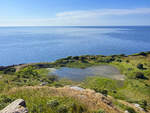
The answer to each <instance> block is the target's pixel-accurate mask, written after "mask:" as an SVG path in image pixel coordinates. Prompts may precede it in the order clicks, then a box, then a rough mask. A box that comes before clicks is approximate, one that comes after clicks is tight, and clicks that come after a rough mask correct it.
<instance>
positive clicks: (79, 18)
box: [0, 8, 150, 26]
mask: <svg viewBox="0 0 150 113" xmlns="http://www.w3.org/2000/svg"><path fill="white" fill-rule="evenodd" d="M141 14H148V15H149V14H150V8H137V9H97V10H79V11H68V12H60V13H57V14H56V16H55V17H53V18H45V19H20V20H0V25H1V26H7V25H10V26H11V25H12V26H15V25H23V26H26V25H27V26H28V25H33V26H34V25H37V26H40V25H43V26H46V25H47V26H51V25H52V26H54V25H58V26H61V25H107V24H111V22H112V24H115V23H113V22H114V20H111V19H112V17H113V18H115V17H116V16H131V15H141ZM106 17H111V19H110V18H106ZM117 20H119V18H117ZM129 23H130V22H129ZM140 24H142V23H140ZM149 24H150V23H149Z"/></svg>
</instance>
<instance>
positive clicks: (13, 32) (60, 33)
mask: <svg viewBox="0 0 150 113" xmlns="http://www.w3.org/2000/svg"><path fill="white" fill-rule="evenodd" d="M141 51H150V26H145V27H144V26H143V27H138V26H136V27H135V26H132V27H131V26H130V27H123V26H122V27H112V26H109V27H0V65H12V64H20V63H31V62H48V61H54V60H56V59H59V58H63V57H67V56H77V55H85V54H90V55H97V54H102V55H112V54H122V53H124V54H133V53H138V52H141Z"/></svg>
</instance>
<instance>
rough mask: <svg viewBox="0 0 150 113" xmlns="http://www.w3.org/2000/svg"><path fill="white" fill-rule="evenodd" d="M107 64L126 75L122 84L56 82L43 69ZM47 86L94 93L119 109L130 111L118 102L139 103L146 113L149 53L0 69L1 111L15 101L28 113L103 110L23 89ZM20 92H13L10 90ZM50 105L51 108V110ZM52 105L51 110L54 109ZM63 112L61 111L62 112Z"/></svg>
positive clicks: (149, 99) (89, 80)
mask: <svg viewBox="0 0 150 113" xmlns="http://www.w3.org/2000/svg"><path fill="white" fill-rule="evenodd" d="M100 64H108V65H113V66H115V67H117V68H118V69H119V70H120V71H121V73H122V74H124V75H125V80H124V81H119V80H112V79H110V78H102V77H97V76H96V77H89V78H87V79H86V80H84V81H82V82H79V83H77V82H74V81H71V80H65V79H64V80H58V78H57V77H56V76H54V75H49V76H47V73H48V70H47V69H46V68H60V67H74V68H86V67H90V66H93V65H100ZM39 85H47V86H48V87H52V86H53V87H63V86H66V85H78V86H80V87H83V88H89V89H93V90H95V91H96V92H99V93H102V94H104V95H105V96H107V95H110V96H111V97H112V98H113V99H112V102H113V104H114V105H116V107H117V108H118V109H121V110H123V111H124V110H129V111H131V112H136V110H130V109H129V106H127V105H125V104H123V103H121V102H120V100H122V101H125V102H129V103H131V104H132V103H138V104H140V106H141V107H142V108H143V109H145V110H146V111H147V112H148V111H149V110H150V52H141V53H138V54H134V55H129V56H125V55H123V54H122V55H112V56H102V55H96V56H95V55H94V56H92V55H85V56H75V57H72V56H70V57H67V58H63V59H59V60H57V61H55V62H52V63H34V64H23V65H17V66H8V67H3V66H1V67H0V109H2V108H4V107H5V106H6V105H8V104H9V103H10V102H12V101H13V100H14V99H17V98H23V99H25V100H26V101H27V107H28V109H29V111H30V112H31V113H34V112H35V113H41V112H42V113H49V112H51V113H63V112H64V113H82V112H85V113H88V112H89V113H93V112H95V113H96V112H97V113H103V112H104V108H99V109H95V111H94V110H92V111H91V109H89V107H87V106H86V105H85V104H84V103H82V102H80V100H76V99H74V98H71V97H65V96H55V95H53V94H54V92H51V91H49V90H46V89H40V90H39V89H34V90H33V89H23V88H22V87H25V86H39ZM16 87H19V88H22V89H21V90H14V91H13V93H12V92H11V91H12V89H13V88H16ZM51 104H52V106H51ZM53 104H54V107H53ZM53 108H55V109H53ZM62 110H64V111H62ZM105 112H107V111H105Z"/></svg>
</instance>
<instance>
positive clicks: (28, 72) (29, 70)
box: [16, 66, 39, 78]
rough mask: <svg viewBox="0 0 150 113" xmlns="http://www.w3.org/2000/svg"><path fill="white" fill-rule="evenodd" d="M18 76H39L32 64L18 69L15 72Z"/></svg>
mask: <svg viewBox="0 0 150 113" xmlns="http://www.w3.org/2000/svg"><path fill="white" fill-rule="evenodd" d="M16 74H17V76H18V78H20V77H21V78H34V77H39V75H38V72H37V71H36V70H35V68H33V67H32V66H28V67H25V68H23V69H21V70H20V71H18V72H17V73H16Z"/></svg>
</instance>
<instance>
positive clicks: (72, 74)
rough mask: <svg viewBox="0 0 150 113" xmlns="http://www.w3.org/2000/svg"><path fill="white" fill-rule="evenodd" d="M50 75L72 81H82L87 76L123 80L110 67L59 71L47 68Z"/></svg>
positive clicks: (65, 68)
mask: <svg viewBox="0 0 150 113" xmlns="http://www.w3.org/2000/svg"><path fill="white" fill-rule="evenodd" d="M49 71H50V72H49V74H50V75H57V76H58V77H60V78H68V79H70V80H74V81H81V80H84V79H85V78H86V77H88V76H100V77H107V78H112V79H116V80H124V75H122V74H121V73H120V71H119V70H118V69H117V68H116V67H114V66H110V65H100V66H92V67H88V68H84V69H80V68H68V67H62V68H59V69H54V68H49Z"/></svg>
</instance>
